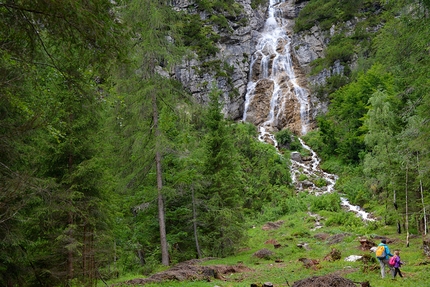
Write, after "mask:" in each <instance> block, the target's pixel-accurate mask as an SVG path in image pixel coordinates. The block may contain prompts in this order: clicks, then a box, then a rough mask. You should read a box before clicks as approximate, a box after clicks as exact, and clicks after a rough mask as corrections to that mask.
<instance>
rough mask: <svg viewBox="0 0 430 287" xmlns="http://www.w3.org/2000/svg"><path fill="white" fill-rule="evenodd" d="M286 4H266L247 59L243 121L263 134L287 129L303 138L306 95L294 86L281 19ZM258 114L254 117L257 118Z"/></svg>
mask: <svg viewBox="0 0 430 287" xmlns="http://www.w3.org/2000/svg"><path fill="white" fill-rule="evenodd" d="M286 2H287V1H286V0H270V6H269V9H268V18H267V20H266V23H265V26H264V30H263V32H262V33H261V37H260V39H259V41H258V43H257V46H256V52H255V53H254V54H253V55H252V57H251V63H250V73H249V79H248V86H247V93H246V97H245V111H244V114H243V120H244V121H249V122H252V123H254V124H255V125H257V126H259V127H260V131H261V132H262V134H263V138H264V136H265V133H266V131H267V132H274V131H278V130H281V129H282V128H284V127H288V128H290V129H291V130H293V131H295V132H297V133H300V134H306V132H307V131H308V126H309V121H310V102H309V92H308V91H307V89H305V88H303V87H301V86H300V85H299V84H298V83H297V79H296V76H295V72H294V68H293V61H292V58H291V53H290V51H291V39H290V37H289V36H288V33H287V29H286V27H287V26H288V25H289V21H291V20H287V19H284V18H282V17H281V16H282V15H283V12H282V11H283V8H285V6H283V4H285V3H286ZM257 114H258V116H257Z"/></svg>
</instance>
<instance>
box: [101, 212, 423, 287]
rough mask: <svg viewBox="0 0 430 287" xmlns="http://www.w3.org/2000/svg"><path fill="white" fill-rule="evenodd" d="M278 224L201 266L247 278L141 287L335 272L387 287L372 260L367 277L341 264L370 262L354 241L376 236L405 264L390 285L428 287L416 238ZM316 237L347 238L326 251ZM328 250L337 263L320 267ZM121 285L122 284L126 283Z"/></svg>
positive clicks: (291, 220) (292, 218) (281, 280)
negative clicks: (309, 263) (266, 253)
mask: <svg viewBox="0 0 430 287" xmlns="http://www.w3.org/2000/svg"><path fill="white" fill-rule="evenodd" d="M321 215H323V216H324V217H325V218H327V217H330V216H335V215H336V213H332V212H328V211H324V212H322V214H321ZM280 219H281V220H283V221H284V224H283V225H282V226H281V227H280V228H279V229H277V230H267V231H264V230H262V228H261V227H262V226H261V225H260V226H257V227H256V228H252V229H249V231H248V235H249V241H248V245H247V246H244V248H243V251H241V252H239V253H238V254H237V255H236V256H231V257H227V258H220V259H216V260H210V261H206V262H204V263H203V264H204V265H215V264H225V265H236V264H238V263H240V264H243V265H245V266H247V267H249V268H251V269H253V270H254V271H253V272H244V273H234V274H225V275H223V276H224V277H225V279H226V281H221V280H215V279H213V280H212V281H211V282H206V281H194V282H190V281H186V282H164V283H157V284H146V285H145V286H151V287H152V286H161V287H163V286H164V287H168V286H169V287H175V286H185V287H195V286H202V287H203V286H211V287H213V286H215V285H217V286H221V287H229V286H236V287H241V286H244V287H245V286H247V287H249V286H250V284H251V283H264V282H268V281H269V282H272V283H273V284H274V285H275V286H288V285H287V284H286V282H287V281H288V282H289V284H290V286H291V285H293V283H294V282H295V281H298V280H301V279H304V278H307V277H311V276H322V275H327V274H331V273H335V272H336V273H338V274H339V275H340V276H342V277H345V278H348V279H350V280H352V281H355V282H363V281H369V282H370V284H371V286H373V287H374V286H376V287H385V286H387V287H388V286H392V285H393V281H392V280H391V279H390V276H387V277H386V278H385V279H381V278H380V272H379V264H378V263H377V262H376V260H375V261H374V262H371V263H369V265H368V266H367V271H366V269H365V265H364V264H363V263H362V262H361V261H357V262H346V261H344V258H345V257H347V256H349V255H365V254H369V255H371V257H372V258H374V255H373V254H371V253H370V251H361V250H360V249H359V247H360V243H359V237H361V236H365V237H367V238H369V239H371V240H373V241H374V242H375V243H379V240H377V239H373V237H374V236H376V235H380V236H387V237H388V238H389V239H390V240H394V242H393V243H391V244H389V246H390V248H391V250H393V251H394V250H396V249H399V250H400V252H401V253H400V256H401V258H402V261H404V262H405V265H404V266H403V267H402V268H401V271H402V273H403V274H404V278H399V277H398V278H397V280H396V281H395V284H397V285H398V286H404V287H408V286H411V287H412V286H413V287H421V286H422V287H428V286H430V283H428V282H430V265H419V264H420V263H422V262H426V261H427V262H429V259H426V258H425V257H424V255H423V253H422V249H421V246H422V239H421V236H415V237H413V238H412V239H411V240H410V246H409V247H406V235H405V234H400V235H398V234H396V230H395V227H394V226H382V225H381V226H379V227H378V228H377V229H376V230H374V227H372V228H367V227H366V225H364V224H362V226H359V227H357V226H354V227H345V226H331V227H323V228H321V229H317V230H315V231H311V229H312V228H313V227H314V220H313V218H312V217H310V216H309V215H308V214H307V213H305V212H300V213H296V214H294V215H289V216H284V217H282V218H280ZM317 233H326V234H328V235H329V236H332V235H336V234H339V233H348V234H349V235H347V236H346V237H345V238H344V240H343V241H341V242H339V243H336V244H333V245H330V244H328V243H327V240H325V241H323V240H319V239H317V238H315V237H314V235H315V234H317ZM269 239H272V240H273V239H274V240H276V241H277V242H279V243H280V244H281V245H282V247H281V248H278V249H275V248H274V247H273V245H272V244H265V242H266V241H268V240H269ZM299 243H308V244H309V246H310V248H311V250H305V249H303V248H299V247H297V244H299ZM263 248H267V249H269V250H271V251H273V252H274V255H273V256H272V257H271V259H270V260H265V259H258V258H255V257H253V256H252V255H253V254H254V253H255V252H256V251H258V250H260V249H263ZM332 248H336V249H338V250H341V254H342V259H341V260H338V261H334V262H328V261H324V260H323V258H324V256H326V255H327V254H328V253H329V252H330V251H331V249H332ZM299 258H311V259H316V260H319V262H320V263H319V264H318V268H317V269H316V270H310V269H306V268H304V267H303V264H302V263H301V262H300V261H299V260H298V259H299ZM275 259H281V260H283V262H281V263H276V262H275ZM141 277H142V276H141ZM141 277H140V278H141ZM136 278H139V276H136ZM121 279H124V280H123V281H125V280H127V279H131V278H121ZM400 281H401V282H400ZM116 282H121V280H116ZM109 283H113V282H109ZM99 286H104V284H103V285H101V284H100V285H99Z"/></svg>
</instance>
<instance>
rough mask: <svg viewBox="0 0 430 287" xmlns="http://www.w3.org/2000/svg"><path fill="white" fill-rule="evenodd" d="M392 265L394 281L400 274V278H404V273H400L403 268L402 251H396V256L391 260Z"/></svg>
mask: <svg viewBox="0 0 430 287" xmlns="http://www.w3.org/2000/svg"><path fill="white" fill-rule="evenodd" d="M390 263H393V264H391V265H392V266H393V268H392V269H391V274H392V275H393V279H394V278H396V275H397V274H399V276H400V277H403V275H402V272H400V266H402V264H403V262H402V261H401V260H400V251H399V250H396V251H394V256H393V257H392V258H391V259H390Z"/></svg>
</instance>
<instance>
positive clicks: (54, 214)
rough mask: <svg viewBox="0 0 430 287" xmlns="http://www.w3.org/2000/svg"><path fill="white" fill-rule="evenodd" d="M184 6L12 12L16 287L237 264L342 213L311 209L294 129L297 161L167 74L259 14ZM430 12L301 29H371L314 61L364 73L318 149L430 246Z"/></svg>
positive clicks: (359, 4) (360, 1)
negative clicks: (255, 233) (294, 164)
mask: <svg viewBox="0 0 430 287" xmlns="http://www.w3.org/2000/svg"><path fill="white" fill-rule="evenodd" d="M172 2H174V1H168V0H159V1H153V0H120V1H116V2H115V1H109V0H92V1H75V0H64V1H54V0H45V1H34V0H20V1H18V0H5V1H0V15H1V17H0V22H1V28H0V74H1V77H0V131H1V132H0V177H1V179H0V250H1V252H0V285H1V286H95V284H96V281H97V280H99V279H101V278H104V279H109V278H113V277H118V276H122V275H124V274H127V273H128V272H136V271H138V272H140V273H142V274H149V273H151V272H152V271H153V270H154V268H155V267H156V266H157V265H159V264H162V265H171V264H174V263H177V262H181V261H184V260H187V259H191V258H203V257H210V256H217V257H223V256H227V255H230V254H234V253H235V252H236V251H237V250H238V248H240V247H242V246H244V245H246V240H247V237H246V232H245V230H246V229H247V228H248V227H249V226H251V225H252V224H255V223H258V222H263V221H266V220H274V219H276V218H277V217H278V216H280V215H283V214H292V213H294V212H296V211H304V210H307V209H308V207H309V206H310V205H311V206H312V207H313V208H316V209H324V208H331V209H336V208H337V209H340V197H339V195H338V194H333V195H328V196H325V197H320V198H314V197H310V196H306V195H300V194H296V192H295V190H294V188H293V186H292V184H291V183H292V180H291V176H290V172H289V170H288V165H289V153H290V150H295V149H300V144H299V143H298V141H297V138H296V136H295V135H293V134H292V133H291V132H290V131H288V130H284V131H281V132H279V133H278V134H277V135H276V136H277V139H278V141H279V143H280V144H281V146H282V152H283V154H284V156H280V155H279V154H278V153H277V151H276V150H275V149H274V148H273V147H272V146H270V145H267V144H264V143H261V142H259V141H258V140H257V139H256V138H257V129H256V128H255V127H254V126H253V125H251V124H248V123H237V122H234V121H232V120H230V119H226V118H225V117H224V116H223V114H222V113H221V110H222V105H221V103H220V102H219V100H218V99H219V95H220V91H219V90H218V89H217V88H216V87H215V86H214V88H213V90H212V91H211V93H210V95H209V98H210V103H209V105H207V106H202V105H199V104H197V102H196V100H195V99H194V98H193V97H192V96H191V94H190V93H189V92H188V91H187V90H186V88H185V87H183V86H182V85H181V84H180V83H179V82H177V81H176V80H175V79H172V78H170V77H166V76H165V75H164V74H163V73H162V72H160V70H166V71H168V70H169V69H172V68H173V67H174V66H175V65H176V64H178V63H180V62H181V61H182V60H183V59H184V58H187V57H193V56H194V57H198V58H200V59H205V58H207V57H213V56H215V55H217V52H218V50H217V48H216V43H217V41H219V36H218V35H217V33H216V31H217V29H216V28H219V29H220V28H222V27H225V25H226V23H227V18H231V17H234V15H235V14H236V13H238V11H239V10H240V9H241V7H240V5H238V4H237V3H235V1H234V0H196V1H194V2H195V9H196V11H195V12H196V13H186V12H184V11H178V10H175V9H172V5H173V4H172ZM266 2H268V1H263V0H252V1H251V4H252V6H253V7H257V6H259V5H263V6H264V5H267V3H266ZM296 2H304V1H296ZM201 11H206V12H207V13H210V14H211V15H213V17H210V18H206V19H202V18H200V17H199V12H201ZM429 13H430V1H428V0H397V1H390V0H342V1H337V0H336V1H335V0H310V1H309V2H308V3H307V5H306V6H305V7H304V8H303V9H302V10H301V11H300V13H299V16H298V18H297V20H296V26H295V29H296V32H301V31H306V29H309V28H311V27H312V26H313V25H319V26H320V27H321V28H322V29H330V27H332V25H342V23H344V22H345V21H347V20H349V19H352V18H357V19H362V21H360V22H359V24H358V25H356V27H355V29H354V33H344V34H342V33H340V34H338V35H336V36H335V37H333V38H332V39H331V41H330V43H329V45H328V47H327V51H326V57H324V58H321V59H317V60H315V61H314V63H312V65H313V70H312V73H318V71H320V70H321V69H324V68H326V67H330V66H331V65H332V64H333V63H334V62H335V61H340V62H341V63H342V64H343V65H345V67H348V68H347V69H346V70H345V72H344V73H343V74H342V75H334V76H332V77H331V78H329V79H328V80H327V82H326V84H325V85H324V86H314V87H312V92H313V93H315V94H317V95H318V96H319V97H321V99H325V100H327V101H328V102H329V103H330V104H329V108H328V112H327V113H325V114H320V115H319V116H318V118H317V124H316V126H317V128H315V129H314V130H313V131H311V132H309V133H308V134H306V135H305V136H304V137H303V139H304V140H305V141H306V142H307V143H308V144H309V145H310V146H311V147H312V148H313V149H314V150H315V151H317V152H318V154H319V155H320V156H321V157H322V159H323V167H324V169H326V170H327V171H330V172H332V173H336V174H338V175H339V181H338V183H337V185H336V190H337V191H339V192H341V193H344V194H346V195H347V196H348V198H349V199H350V201H351V202H352V203H354V204H357V205H360V206H362V207H364V208H366V209H367V210H369V211H372V212H374V213H375V214H378V215H380V216H381V218H382V220H381V222H379V223H378V224H386V225H397V229H398V232H399V233H404V234H405V235H406V236H408V235H409V234H410V233H414V234H427V231H428V226H427V220H428V219H429V217H428V215H427V212H428V209H429V208H430V206H429V204H430V203H429V202H430V195H429V192H428V188H429V187H430V154H429V151H430V141H429V140H428V139H429V138H430V125H429V120H430V113H429V111H430V77H429V75H430V25H429V24H430V23H429V19H430V18H429V17H430V16H429ZM354 220H355V219H351V218H350V217H345V218H343V219H339V220H338V222H337V224H339V225H345V224H346V225H351V226H354V224H356V223H355V222H356V221H354Z"/></svg>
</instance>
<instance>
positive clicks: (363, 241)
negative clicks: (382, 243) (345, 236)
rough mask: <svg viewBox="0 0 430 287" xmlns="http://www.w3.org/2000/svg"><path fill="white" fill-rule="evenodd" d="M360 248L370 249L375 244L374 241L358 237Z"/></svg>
mask: <svg viewBox="0 0 430 287" xmlns="http://www.w3.org/2000/svg"><path fill="white" fill-rule="evenodd" d="M359 241H360V249H361V250H363V251H365V250H371V248H372V247H374V246H376V244H375V242H373V241H371V240H369V239H367V238H360V239H359Z"/></svg>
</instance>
